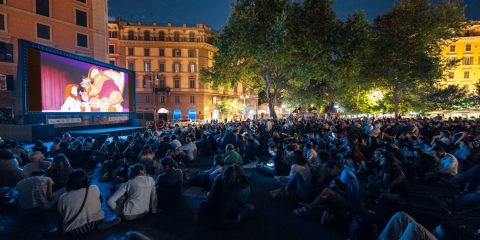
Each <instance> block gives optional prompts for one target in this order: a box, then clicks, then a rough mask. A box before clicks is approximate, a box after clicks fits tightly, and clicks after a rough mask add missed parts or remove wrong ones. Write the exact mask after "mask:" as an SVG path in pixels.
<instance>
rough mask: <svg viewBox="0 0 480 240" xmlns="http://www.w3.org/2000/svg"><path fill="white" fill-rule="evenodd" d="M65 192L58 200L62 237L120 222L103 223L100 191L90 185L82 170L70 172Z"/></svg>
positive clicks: (114, 220)
mask: <svg viewBox="0 0 480 240" xmlns="http://www.w3.org/2000/svg"><path fill="white" fill-rule="evenodd" d="M66 190H67V192H66V193H64V194H62V195H61V196H60V198H59V199H58V213H59V215H60V220H61V222H62V225H61V228H62V229H63V233H64V235H66V236H78V235H81V234H84V233H87V232H90V231H92V230H94V229H96V228H98V229H106V228H108V227H111V226H113V225H115V224H117V223H118V222H120V219H119V218H115V219H113V220H110V221H105V219H104V218H105V214H104V212H103V210H102V196H101V195H100V190H99V189H98V187H97V186H96V185H91V184H90V181H89V180H88V175H87V173H86V172H85V171H84V170H83V169H77V170H75V171H73V172H72V175H71V177H70V179H69V180H68V182H67V184H66Z"/></svg>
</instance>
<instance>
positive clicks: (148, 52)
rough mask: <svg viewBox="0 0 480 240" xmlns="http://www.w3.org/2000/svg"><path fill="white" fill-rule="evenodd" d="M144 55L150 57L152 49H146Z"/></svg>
mask: <svg viewBox="0 0 480 240" xmlns="http://www.w3.org/2000/svg"><path fill="white" fill-rule="evenodd" d="M143 55H144V56H147V57H148V56H150V48H144V49H143Z"/></svg>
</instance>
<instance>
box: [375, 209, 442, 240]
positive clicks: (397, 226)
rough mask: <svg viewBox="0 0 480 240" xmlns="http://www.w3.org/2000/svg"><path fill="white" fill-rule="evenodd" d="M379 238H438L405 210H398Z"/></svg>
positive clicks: (433, 239)
mask: <svg viewBox="0 0 480 240" xmlns="http://www.w3.org/2000/svg"><path fill="white" fill-rule="evenodd" d="M378 239H382V240H396V239H416V240H436V239H437V238H436V237H435V236H434V235H433V234H432V233H430V232H429V231H428V230H427V229H426V228H425V227H423V226H422V225H421V224H419V223H417V222H416V221H415V220H414V219H413V218H412V217H410V215H408V214H406V213H404V212H397V213H396V214H395V215H394V216H393V217H392V218H391V219H390V221H389V222H388V224H387V225H386V226H385V228H384V229H383V231H382V233H380V236H379V237H378Z"/></svg>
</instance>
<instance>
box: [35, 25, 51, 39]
mask: <svg viewBox="0 0 480 240" xmlns="http://www.w3.org/2000/svg"><path fill="white" fill-rule="evenodd" d="M37 38H41V39H46V40H50V39H51V36H50V26H48V25H44V24H41V23H37Z"/></svg>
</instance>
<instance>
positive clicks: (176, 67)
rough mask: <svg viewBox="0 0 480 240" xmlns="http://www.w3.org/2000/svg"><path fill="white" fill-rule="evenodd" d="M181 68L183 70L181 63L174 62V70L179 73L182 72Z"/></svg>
mask: <svg viewBox="0 0 480 240" xmlns="http://www.w3.org/2000/svg"><path fill="white" fill-rule="evenodd" d="M180 70H181V65H180V63H174V64H173V72H176V73H178V72H180Z"/></svg>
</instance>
